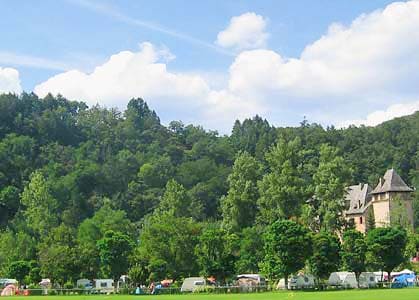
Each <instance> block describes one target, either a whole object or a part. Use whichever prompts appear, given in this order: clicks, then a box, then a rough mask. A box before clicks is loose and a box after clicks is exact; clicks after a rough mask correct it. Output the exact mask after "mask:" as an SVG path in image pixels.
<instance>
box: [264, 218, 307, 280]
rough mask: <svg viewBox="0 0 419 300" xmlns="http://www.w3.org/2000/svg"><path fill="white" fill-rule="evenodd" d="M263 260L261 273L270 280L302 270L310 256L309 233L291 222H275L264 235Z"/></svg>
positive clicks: (286, 278) (285, 276)
mask: <svg viewBox="0 0 419 300" xmlns="http://www.w3.org/2000/svg"><path fill="white" fill-rule="evenodd" d="M264 245H265V246H264V248H265V258H264V260H263V263H262V271H263V272H264V273H265V274H267V275H268V276H269V278H271V279H278V278H280V277H284V278H285V286H286V288H288V277H289V275H291V274H293V273H295V272H297V271H298V270H300V269H302V268H303V267H304V265H305V262H306V260H307V259H308V258H309V257H310V256H311V254H312V242H311V237H310V233H309V232H308V230H307V229H306V228H305V227H303V226H302V225H300V224H298V223H295V222H294V221H291V220H281V221H276V222H274V223H273V224H272V225H270V226H268V227H267V229H266V232H265V234H264Z"/></svg>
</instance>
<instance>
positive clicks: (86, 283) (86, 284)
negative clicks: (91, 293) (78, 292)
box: [76, 279, 93, 290]
mask: <svg viewBox="0 0 419 300" xmlns="http://www.w3.org/2000/svg"><path fill="white" fill-rule="evenodd" d="M76 287H77V288H78V289H84V290H89V289H92V288H93V284H92V281H90V280H89V279H79V280H77V282H76Z"/></svg>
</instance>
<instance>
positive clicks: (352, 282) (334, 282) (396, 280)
mask: <svg viewBox="0 0 419 300" xmlns="http://www.w3.org/2000/svg"><path fill="white" fill-rule="evenodd" d="M387 279H388V275H387V273H386V272H362V273H361V274H360V276H359V287H360V288H374V287H376V286H377V285H378V283H380V282H385V281H387ZM391 279H392V280H391V282H392V284H393V285H395V286H397V287H404V286H413V285H414V283H415V280H416V276H415V273H414V272H413V271H410V270H403V271H401V272H393V273H391ZM327 284H328V285H329V286H333V287H343V288H357V287H358V282H357V280H356V276H355V273H351V272H333V273H332V274H330V276H329V279H328V281H327ZM314 287H315V281H314V276H312V275H304V274H299V275H296V276H292V277H291V278H290V279H289V280H288V288H289V289H310V288H314ZM277 288H278V289H285V280H284V279H281V280H280V281H279V283H278V285H277Z"/></svg>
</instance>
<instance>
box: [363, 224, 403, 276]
mask: <svg viewBox="0 0 419 300" xmlns="http://www.w3.org/2000/svg"><path fill="white" fill-rule="evenodd" d="M406 244H407V234H406V230H404V229H402V228H400V227H380V228H375V229H373V230H370V231H369V232H368V234H367V248H368V259H369V262H370V263H372V264H374V265H376V266H378V267H379V268H380V269H381V270H383V271H385V272H387V273H388V274H390V273H391V272H392V271H393V270H394V268H396V267H397V266H399V265H400V264H401V263H403V262H404V261H405V259H406V258H405V256H404V253H405V248H406ZM389 280H390V276H389Z"/></svg>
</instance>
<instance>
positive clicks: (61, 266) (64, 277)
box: [38, 224, 79, 284]
mask: <svg viewBox="0 0 419 300" xmlns="http://www.w3.org/2000/svg"><path fill="white" fill-rule="evenodd" d="M75 246H76V240H75V231H74V229H73V228H71V227H68V226H65V225H64V224H61V225H60V226H58V227H56V228H53V229H51V232H50V233H49V234H48V235H47V236H46V237H45V238H44V239H43V240H42V241H41V243H40V244H39V246H38V247H39V251H38V257H39V263H40V268H41V270H40V271H41V275H42V276H44V277H43V278H51V280H53V281H55V282H58V283H60V284H64V283H65V282H67V281H75V280H76V279H77V277H78V275H79V274H78V273H79V272H78V270H79V267H78V265H79V264H78V263H79V259H78V257H77V255H76V247H75Z"/></svg>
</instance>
